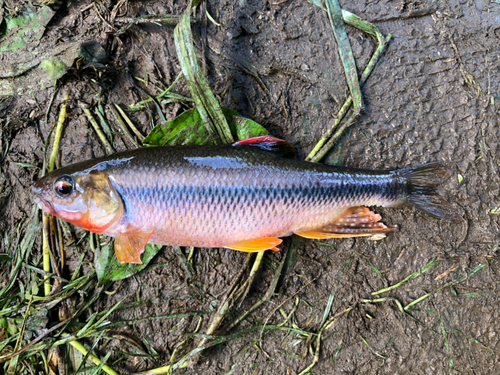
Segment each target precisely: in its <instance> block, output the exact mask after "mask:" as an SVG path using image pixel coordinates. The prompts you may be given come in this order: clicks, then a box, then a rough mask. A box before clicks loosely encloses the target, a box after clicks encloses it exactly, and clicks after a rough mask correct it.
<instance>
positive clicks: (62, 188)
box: [54, 175, 75, 198]
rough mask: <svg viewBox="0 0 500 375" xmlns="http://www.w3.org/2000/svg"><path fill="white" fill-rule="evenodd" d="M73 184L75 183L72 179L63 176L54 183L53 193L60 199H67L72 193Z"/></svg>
mask: <svg viewBox="0 0 500 375" xmlns="http://www.w3.org/2000/svg"><path fill="white" fill-rule="evenodd" d="M74 184H75V182H74V180H73V177H71V176H68V175H63V176H61V177H59V178H58V179H57V180H56V181H55V182H54V191H55V192H56V194H57V195H59V196H60V197H63V198H64V197H67V196H68V195H70V194H71V192H72V191H73V185H74Z"/></svg>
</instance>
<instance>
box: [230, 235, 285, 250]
mask: <svg viewBox="0 0 500 375" xmlns="http://www.w3.org/2000/svg"><path fill="white" fill-rule="evenodd" d="M282 242H283V240H280V239H279V238H276V237H266V238H260V239H258V240H246V241H240V242H236V243H233V244H231V245H227V246H224V247H225V248H226V249H233V250H240V251H246V252H249V253H253V252H256V251H264V250H273V251H278V250H279V249H278V248H277V247H276V246H278V245H279V244H280V243H282Z"/></svg>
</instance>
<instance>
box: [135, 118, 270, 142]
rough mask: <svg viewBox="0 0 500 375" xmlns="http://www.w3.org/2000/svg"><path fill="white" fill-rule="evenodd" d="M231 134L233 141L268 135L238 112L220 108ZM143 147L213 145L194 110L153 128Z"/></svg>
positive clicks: (212, 140) (264, 130)
mask: <svg viewBox="0 0 500 375" xmlns="http://www.w3.org/2000/svg"><path fill="white" fill-rule="evenodd" d="M222 113H223V114H224V116H225V118H226V120H227V123H228V125H229V128H230V129H231V133H232V135H233V137H234V138H235V139H246V138H252V137H258V136H260V135H266V134H268V132H267V130H266V129H264V128H263V127H262V126H261V125H259V124H258V123H256V122H255V121H252V120H250V119H247V118H245V117H241V116H240V115H239V114H238V112H235V111H233V110H232V109H229V108H222ZM143 144H144V145H145V146H151V147H157V146H175V145H198V146H201V145H215V144H216V142H215V140H214V139H213V138H211V137H210V135H209V134H208V131H207V130H206V128H205V125H204V124H203V121H202V120H201V116H200V114H199V112H198V110H197V109H196V108H193V109H190V110H188V111H186V112H184V113H182V114H181V115H179V116H177V117H176V118H175V119H173V120H172V121H167V122H166V123H163V124H160V125H157V126H155V128H154V129H153V130H152V131H151V132H150V133H149V134H148V136H147V137H146V138H145V139H144V141H143Z"/></svg>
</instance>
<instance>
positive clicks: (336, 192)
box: [119, 181, 402, 202]
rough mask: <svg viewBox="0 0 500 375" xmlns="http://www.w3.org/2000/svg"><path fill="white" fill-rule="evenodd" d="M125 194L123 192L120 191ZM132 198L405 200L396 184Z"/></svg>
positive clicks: (189, 191)
mask: <svg viewBox="0 0 500 375" xmlns="http://www.w3.org/2000/svg"><path fill="white" fill-rule="evenodd" d="M119 190H121V189H119ZM123 190H124V193H125V194H126V195H128V196H136V197H144V198H146V199H147V200H155V199H158V198H159V197H164V198H165V199H167V198H168V199H176V200H186V201H194V200H199V199H200V198H201V197H218V198H224V199H229V198H245V197H247V198H248V199H249V200H262V199H266V200H274V199H279V200H285V202H286V200H287V199H317V198H321V200H330V199H341V198H344V199H349V198H353V197H358V198H359V197H361V196H365V197H366V198H375V197H380V198H383V199H386V200H391V199H393V200H397V199H399V198H400V197H401V194H402V189H401V185H400V184H398V183H397V182H395V181H386V182H385V183H380V182H379V183H371V184H362V185H359V184H357V185H354V184H349V183H346V184H339V185H336V186H328V187H325V186H310V187H299V186H293V187H255V186H238V187H233V186H206V187H201V186H189V187H188V186H169V187H144V188H142V189H141V191H138V190H137V189H135V188H124V189H123Z"/></svg>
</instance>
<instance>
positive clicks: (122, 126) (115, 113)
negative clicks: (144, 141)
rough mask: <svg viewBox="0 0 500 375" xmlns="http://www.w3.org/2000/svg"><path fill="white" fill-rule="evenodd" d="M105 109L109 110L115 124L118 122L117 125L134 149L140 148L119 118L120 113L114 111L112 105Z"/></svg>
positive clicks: (114, 108)
mask: <svg viewBox="0 0 500 375" xmlns="http://www.w3.org/2000/svg"><path fill="white" fill-rule="evenodd" d="M107 107H108V108H109V109H110V110H111V113H113V116H114V117H115V120H116V122H118V124H119V125H120V127H121V128H122V130H123V132H124V133H125V135H126V136H127V137H128V138H129V139H130V141H131V142H132V143H133V144H134V145H135V146H136V147H140V143H139V142H137V139H135V138H134V137H133V135H132V134H131V133H130V132H129V131H128V129H127V125H126V124H125V121H123V118H122V117H121V116H120V113H119V112H118V110H117V109H116V107H115V106H114V105H113V104H111V105H108V106H107Z"/></svg>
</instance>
